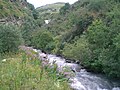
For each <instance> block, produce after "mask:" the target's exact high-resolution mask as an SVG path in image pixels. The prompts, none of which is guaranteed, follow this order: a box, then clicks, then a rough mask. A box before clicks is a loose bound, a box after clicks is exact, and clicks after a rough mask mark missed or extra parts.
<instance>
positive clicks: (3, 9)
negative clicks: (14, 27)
mask: <svg viewBox="0 0 120 90" xmlns="http://www.w3.org/2000/svg"><path fill="white" fill-rule="evenodd" d="M33 9H34V6H33V5H31V4H29V3H28V2H27V1H26V0H0V23H6V22H9V23H16V24H21V23H22V21H23V19H24V18H25V17H33V16H32V14H31V13H32V10H33Z"/></svg>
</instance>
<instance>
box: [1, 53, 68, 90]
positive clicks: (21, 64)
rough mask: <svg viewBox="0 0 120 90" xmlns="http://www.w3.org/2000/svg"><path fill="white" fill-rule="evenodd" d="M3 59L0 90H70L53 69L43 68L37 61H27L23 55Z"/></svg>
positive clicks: (26, 57)
mask: <svg viewBox="0 0 120 90" xmlns="http://www.w3.org/2000/svg"><path fill="white" fill-rule="evenodd" d="M5 59H6V61H2V60H0V90H70V88H69V86H68V84H67V81H66V80H63V81H62V80H61V81H60V80H59V79H58V78H57V75H56V72H55V71H54V70H55V69H49V68H47V69H45V68H43V67H42V65H41V62H40V60H38V59H32V60H29V59H28V56H26V55H25V54H24V53H20V54H17V55H14V56H12V58H11V57H9V58H8V57H7V58H5Z"/></svg>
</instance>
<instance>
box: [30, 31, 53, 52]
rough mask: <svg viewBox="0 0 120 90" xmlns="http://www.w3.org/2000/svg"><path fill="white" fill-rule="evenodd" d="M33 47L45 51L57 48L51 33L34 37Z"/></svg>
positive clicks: (43, 33) (37, 34) (40, 33)
mask: <svg viewBox="0 0 120 90" xmlns="http://www.w3.org/2000/svg"><path fill="white" fill-rule="evenodd" d="M32 45H33V46H34V47H35V48H39V49H41V50H45V51H51V50H53V49H54V47H55V43H54V40H53V38H52V36H51V34H50V33H49V32H37V33H35V35H33V38H32Z"/></svg>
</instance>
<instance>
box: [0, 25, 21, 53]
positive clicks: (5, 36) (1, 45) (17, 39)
mask: <svg viewBox="0 0 120 90" xmlns="http://www.w3.org/2000/svg"><path fill="white" fill-rule="evenodd" d="M21 42H22V38H21V34H20V32H19V30H18V28H17V27H15V26H13V25H3V24H1V25H0V53H5V52H15V51H17V50H18V46H19V45H21Z"/></svg>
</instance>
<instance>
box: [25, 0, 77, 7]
mask: <svg viewBox="0 0 120 90" xmlns="http://www.w3.org/2000/svg"><path fill="white" fill-rule="evenodd" d="M27 1H28V2H29V3H31V4H33V5H34V6H35V8H36V7H40V6H43V5H46V4H51V3H56V2H66V3H67V2H69V3H70V4H73V3H74V2H76V1H78V0H27Z"/></svg>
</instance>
